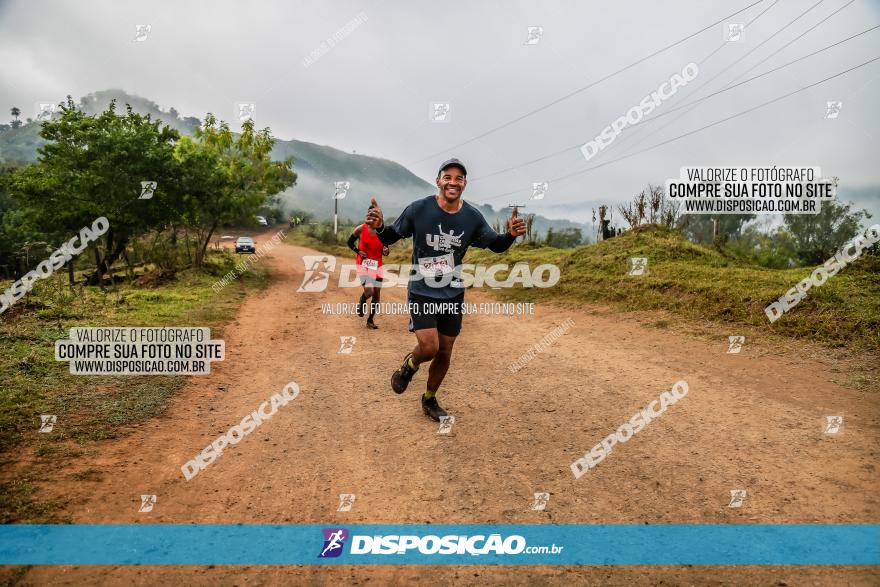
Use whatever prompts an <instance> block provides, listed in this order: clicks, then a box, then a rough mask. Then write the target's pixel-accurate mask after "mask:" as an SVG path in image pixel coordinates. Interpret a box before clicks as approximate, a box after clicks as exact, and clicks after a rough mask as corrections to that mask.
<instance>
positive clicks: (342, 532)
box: [318, 528, 348, 558]
mask: <svg viewBox="0 0 880 587" xmlns="http://www.w3.org/2000/svg"><path fill="white" fill-rule="evenodd" d="M323 532H324V548H323V549H322V550H321V554H319V555H318V558H335V557H337V556H339V555H340V554H342V547H343V546H345V541H346V540H348V530H346V529H345V528H324V530H323Z"/></svg>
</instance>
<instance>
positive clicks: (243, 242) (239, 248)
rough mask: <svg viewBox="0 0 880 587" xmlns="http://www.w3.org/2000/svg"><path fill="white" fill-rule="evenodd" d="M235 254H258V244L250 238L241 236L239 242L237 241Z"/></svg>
mask: <svg viewBox="0 0 880 587" xmlns="http://www.w3.org/2000/svg"><path fill="white" fill-rule="evenodd" d="M235 252H236V253H256V252H257V244H256V243H255V242H254V239H252V238H251V237H249V236H240V237H238V240H237V241H235Z"/></svg>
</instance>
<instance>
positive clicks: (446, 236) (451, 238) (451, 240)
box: [425, 224, 464, 253]
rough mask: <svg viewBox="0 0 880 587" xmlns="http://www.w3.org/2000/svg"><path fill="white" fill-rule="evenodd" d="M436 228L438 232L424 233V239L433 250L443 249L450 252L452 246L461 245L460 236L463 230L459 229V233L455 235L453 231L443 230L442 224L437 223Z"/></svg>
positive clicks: (462, 234)
mask: <svg viewBox="0 0 880 587" xmlns="http://www.w3.org/2000/svg"><path fill="white" fill-rule="evenodd" d="M437 228H438V229H439V230H440V234H426V235H425V241H426V242H427V243H428V246H429V247H433V249H434V250H435V251H444V252H447V253H449V252H451V251H452V249H453V247H455V248H458V247H461V237H463V236H464V231H463V230H462V231H461V234H459V235H456V234H455V231H454V230H452V229H450V230H449V232H448V233H447V232H443V225H442V224H438V225H437Z"/></svg>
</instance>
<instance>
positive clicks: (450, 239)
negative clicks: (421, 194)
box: [378, 196, 516, 300]
mask: <svg viewBox="0 0 880 587" xmlns="http://www.w3.org/2000/svg"><path fill="white" fill-rule="evenodd" d="M378 235H379V240H381V241H382V243H383V244H386V245H390V244H392V243H394V242H397V241H398V240H399V239H401V238H408V237H410V236H411V237H413V257H412V263H413V268H414V269H415V270H416V271H417V272H418V275H416V276H412V277H411V278H410V281H409V292H410V293H413V294H416V295H420V296H425V297H429V298H438V299H447V300H448V299H450V298H454V297H456V296H457V295H459V294H461V293H462V292H463V291H464V289H463V288H462V287H461V279H460V278H459V277H457V276H458V275H459V271H458V268H459V266H460V265H461V263H462V259H463V258H464V254H465V253H466V252H467V250H468V247H469V246H471V245H473V246H475V247H477V248H480V249H491V250H492V251H494V252H496V253H501V252H504V251H506V250H507V249H508V248H509V247H510V245H511V244H513V241H514V240H516V239H515V237H513V235H510V234H505V235H500V234H498V233H497V232H495V230H494V229H493V228H492V227H491V226H489V223H488V222H486V219H485V218H483V215H482V214H481V213H480V211H479V210H477V209H476V208H475V207H474V206H472V205H471V204H468V203H467V202H465V201H462V206H461V208H460V209H459V211H458V212H455V213H454V214H450V213H449V212H447V211H445V210H443V209H442V208H441V207H440V205H439V204H438V203H437V200H436V196H428V197H426V198H422V199H421V200H416V201H415V202H413V203H412V204H410V205H409V206H407V207H406V209H405V210H404V211H403V212H402V213H401V215H400V216H398V218H397V220H395V222H394V224H393V225H392V226H386V227H385V229H384V230H382V231H380V232H379V233H378ZM419 276H421V278H419ZM426 282H432V283H434V284H438V285H439V287H432V286H431V285H429V284H428V283H426Z"/></svg>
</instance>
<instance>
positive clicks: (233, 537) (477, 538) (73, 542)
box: [0, 524, 880, 565]
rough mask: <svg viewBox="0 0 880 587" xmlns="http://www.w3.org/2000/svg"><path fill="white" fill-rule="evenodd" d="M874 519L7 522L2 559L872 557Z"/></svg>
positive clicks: (859, 561)
mask: <svg viewBox="0 0 880 587" xmlns="http://www.w3.org/2000/svg"><path fill="white" fill-rule="evenodd" d="M878 563H880V525H877V524H660V525H637V524H612V525H606V524H577V525H575V524H572V525H550V524H457V525H431V524H413V525H404V524H362V525H356V524H347V525H270V524H265V525H264V524H253V525H249V524H243V525H233V524H190V525H185V524H102V525H4V526H0V564H4V565H52V564H74V565H87V564H113V565H129V564H138V565H150V564H163V565H171V564H187V565H193V564H199V565H204V564H213V565H225V564H242V565H245V564H246V565H270V564H271V565H279V564H289V565H292V564H296V565H302V564H368V565H374V564H456V565H458V564H480V565H485V564H493V565H494V564H515V565H533V564H541V565H546V564H551V565H595V564H600V565H601V564H607V565H679V564H691V565H721V564H735V565H876V564H878Z"/></svg>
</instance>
